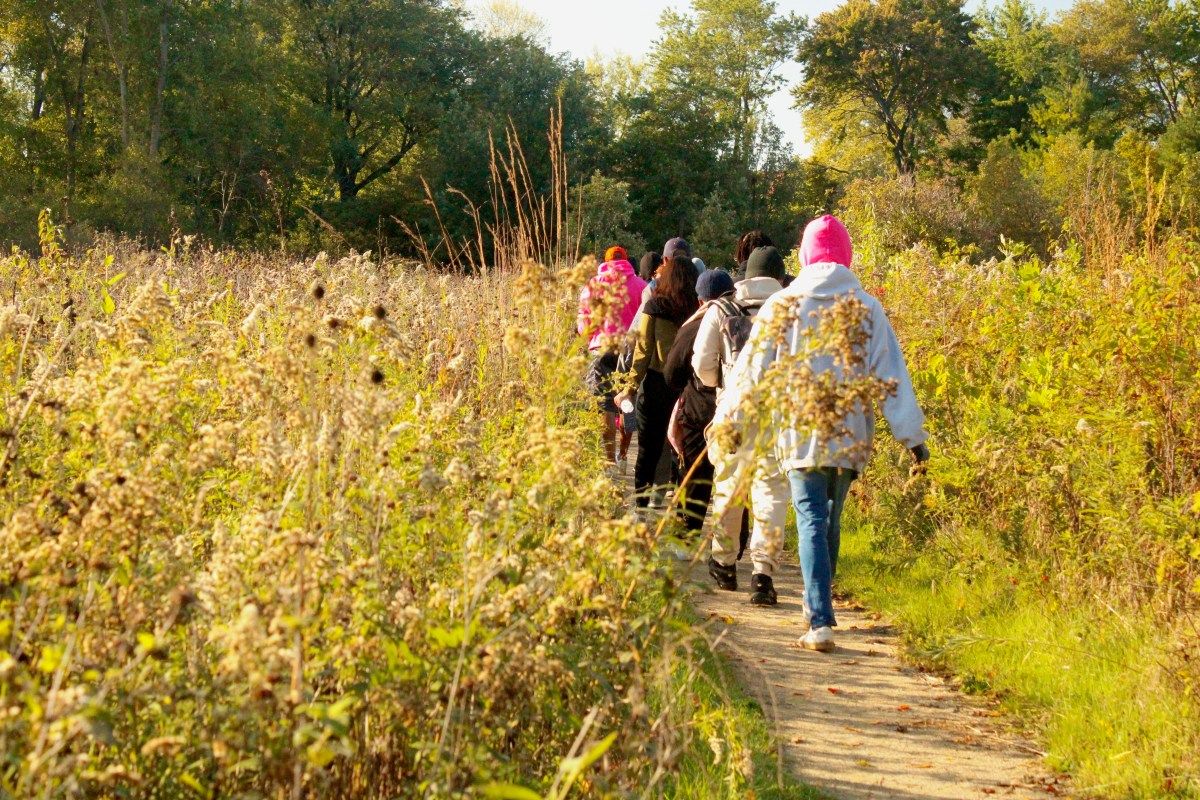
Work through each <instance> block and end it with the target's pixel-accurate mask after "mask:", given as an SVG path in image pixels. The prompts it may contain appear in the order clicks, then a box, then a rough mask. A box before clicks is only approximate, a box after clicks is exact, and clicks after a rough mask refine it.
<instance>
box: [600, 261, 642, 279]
mask: <svg viewBox="0 0 1200 800" xmlns="http://www.w3.org/2000/svg"><path fill="white" fill-rule="evenodd" d="M614 272H619V273H621V274H623V275H625V276H626V277H636V275H637V273H636V272H634V271H633V264H630V263H629V262H628V261H626V260H625V259H615V260H613V261H605V262H604V263H603V264H601V265H600V266H599V267H598V268H597V269H596V274H597V275H606V274H608V273H614Z"/></svg>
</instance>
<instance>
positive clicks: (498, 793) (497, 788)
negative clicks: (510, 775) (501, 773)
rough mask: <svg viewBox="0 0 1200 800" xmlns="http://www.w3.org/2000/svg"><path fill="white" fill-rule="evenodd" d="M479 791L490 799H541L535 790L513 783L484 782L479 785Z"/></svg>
mask: <svg viewBox="0 0 1200 800" xmlns="http://www.w3.org/2000/svg"><path fill="white" fill-rule="evenodd" d="M479 793H480V794H482V795H483V796H484V797H490V798H492V800H542V796H541V795H540V794H538V793H537V792H535V791H533V790H532V789H526V788H525V787H524V786H518V785H517V784H515V783H486V784H484V785H483V786H480V787H479Z"/></svg>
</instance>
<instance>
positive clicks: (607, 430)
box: [601, 411, 617, 461]
mask: <svg viewBox="0 0 1200 800" xmlns="http://www.w3.org/2000/svg"><path fill="white" fill-rule="evenodd" d="M601 413H602V414H603V415H604V457H605V458H607V459H608V460H609V461H616V460H617V417H616V415H615V414H611V413H609V412H608V411H602V412H601Z"/></svg>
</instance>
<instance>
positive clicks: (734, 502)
mask: <svg viewBox="0 0 1200 800" xmlns="http://www.w3.org/2000/svg"><path fill="white" fill-rule="evenodd" d="M741 472H742V471H741V470H740V469H735V470H730V472H729V474H728V475H726V476H724V477H722V478H719V479H717V480H716V481H715V482H714V484H713V498H712V508H713V516H714V519H715V521H716V524H715V525H714V526H713V536H712V558H713V560H714V561H716V562H717V563H718V564H720V565H721V566H723V567H729V566H733V565H734V564H736V563H737V555H738V540H739V538H740V536H741V530H742V518H743V516H744V513H745V508H744V507H743V505H742V503H741V502H740V500H739V498H738V497H737V494H738V491H739V490H740V489H742V488H743V486H742V484H743V483H744V480H743V476H742V474H741Z"/></svg>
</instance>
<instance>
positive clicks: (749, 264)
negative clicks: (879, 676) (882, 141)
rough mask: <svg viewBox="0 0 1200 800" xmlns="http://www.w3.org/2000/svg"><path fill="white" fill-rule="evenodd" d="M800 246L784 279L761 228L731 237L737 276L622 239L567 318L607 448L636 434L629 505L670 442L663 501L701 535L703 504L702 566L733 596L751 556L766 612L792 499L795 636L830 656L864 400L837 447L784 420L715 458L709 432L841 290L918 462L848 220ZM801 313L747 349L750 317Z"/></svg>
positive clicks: (920, 438) (916, 415)
mask: <svg viewBox="0 0 1200 800" xmlns="http://www.w3.org/2000/svg"><path fill="white" fill-rule="evenodd" d="M798 250H799V266H800V269H799V271H798V274H797V275H795V276H791V275H789V274H788V270H787V262H786V259H785V258H784V255H783V253H782V252H780V250H779V249H778V248H777V247H776V246H775V244H774V242H772V241H771V239H770V237H768V236H767V235H766V234H764V233H763V232H762V231H757V230H756V231H751V232H749V233H747V234H745V235H744V236H742V237H741V239H740V240H739V242H738V246H737V251H736V253H735V254H734V260H735V262H736V264H737V272H736V275H735V274H731V273H730V272H726V271H724V270H720V269H713V270H709V269H707V268H706V267H705V265H704V262H703V261H701V260H700V259H699V258H697V257H696V256H695V254H694V253H693V252H692V251H691V248H690V246H689V245H688V243H687V242H686V241H685V240H683V239H679V238H676V239H672V240H671V241H669V242H667V244H666V245H665V247H664V248H663V251H662V253H661V254H659V253H653V252H652V253H647V254H646V255H645V256H643V257H642V259H641V261H640V268H639V269H638V270H635V269H634V267H633V264H632V262H631V261H630V260H629V257H628V254H627V253H626V251H625V250H624V249H623V248H621V247H613V248H610V249H609V250H608V251H607V252H606V253H605V254H604V260H603V262H602V263H601V264H600V267H599V269H598V272H597V274H596V276H595V277H594V278H593V279H592V280H591V281H590V282H589V284H588V286H587V287H586V288H585V289H584V292H583V295H582V297H581V298H580V308H579V321H578V325H579V331H580V333H581V334H584V335H586V336H588V338H589V348H590V350H591V353H592V357H593V358H592V363H591V368H590V370H589V384H590V386H591V388H592V389H593V391H594V392H595V394H596V395H597V396H598V397H599V398H600V402H601V406H602V413H603V415H604V420H605V423H604V424H605V443H606V448H607V454H608V456H609V457H610V458H611V459H612V460H614V461H616V462H620V461H622V460H623V459H624V458H625V457H626V455H627V452H628V448H629V445H630V441H631V436H632V433H633V431H634V429H635V428H636V431H637V433H638V447H637V455H636V462H635V465H634V490H635V502H636V503H637V505H638V507H639V508H644V507H646V506H647V505H649V503H650V502H651V498H652V497H653V495H654V492H655V490H656V488H659V487H656V486H655V477H656V474H657V472H658V467H659V462H660V460H661V459H662V456H663V452H664V450H665V449H666V448H667V447H668V446H669V447H671V449H672V450H673V451H674V454H675V460H674V480H673V481H672V483H673V485H675V486H676V487H677V489H676V494H677V496H676V498H675V506H676V507H677V508H678V509H679V510H680V512H681V514H682V522H683V525H684V527H685V529H686V530H687V531H688V532H689V534H690V535H693V536H698V535H699V533H700V532H702V531H703V530H704V527H705V522H706V520H707V519H708V517H709V511H710V507H711V510H712V520H713V523H712V526H711V530H712V536H711V550H710V552H709V554H708V571H709V574H710V575H711V576H712V578H713V580H714V581H715V582H716V585H717V586H718V588H720V589H722V590H725V591H737V589H738V578H737V568H736V565H737V562H738V560H740V559H741V558H742V557H743V555H744V554H745V553H746V552H747V551H748V553H749V557H750V561H751V563H752V565H753V577H752V579H751V585H750V602H751V603H752V604H754V605H758V606H773V605H776V604H777V602H778V598H777V594H776V590H775V586H774V575H775V572H776V570H777V569H778V566H779V560H780V557H781V554H782V550H783V540H784V530H785V527H786V525H787V519H788V508H789V506H790V507H791V508H792V509H793V510H794V512H795V518H796V531H797V537H798V542H799V547H798V549H799V556H800V566H801V571H802V573H803V576H804V608H805V614H806V615H807V616H808V618H809V623H810V627H809V631H808V632H807V633H806V634H805V636H804V637H803V638H802V640H801V644H802V645H803V646H804V647H806V648H808V649H812V650H817V651H828V650H831V649H833V646H834V640H833V632H832V629H833V627H834V626H836V624H837V623H836V619H835V616H834V608H833V598H832V588H831V587H832V581H833V578H834V575H835V574H836V570H837V561H838V552H839V546H840V541H841V515H842V510H843V508H844V506H845V503H846V498H847V495H848V493H849V489H850V486H851V484H852V483H853V481H854V480H855V478H856V477H857V476H858V474H859V473H860V472H861V471H862V469H863V468H864V467H865V466H866V462H867V459H868V458H869V452H870V442H871V439H872V436H873V431H874V412H873V409H871V408H857V409H855V410H853V411H851V412H850V413H849V414H848V415H847V417H846V419H845V420H843V430H845V431H848V432H849V433H850V436H849V437H844V438H846V440H845V441H843V440H839V441H836V442H827V441H821V440H820V436H819V435H818V434H816V433H814V432H812V431H804V430H794V429H788V428H787V425H781V427H780V429H779V430H771V431H768V432H767V434H768V435H767V437H766V441H767V446H765V447H758V448H757V450H756V449H755V447H754V444H747V445H746V446H745V447H742V448H740V449H738V450H737V451H735V452H725V451H724V448H723V447H722V445H721V443H720V442H718V441H716V437H714V436H713V435H712V432H713V430H715V429H716V427H717V426H720V425H734V426H736V425H738V424H739V423H740V422H742V417H743V415H744V412H745V409H744V405H745V403H746V402H748V399H753V398H754V397H755V396H756V395H754V394H753V393H754V392H755V388H756V386H757V385H758V384H759V383H760V382H761V381H762V380H763V377H764V375H765V374H766V372H767V370H768V368H769V367H770V366H771V364H772V363H773V362H774V361H775V360H777V359H779V358H781V357H788V356H798V355H800V356H802V355H803V354H805V353H808V352H810V349H811V348H810V347H809V345H810V344H811V342H810V341H809V339H810V337H812V336H813V335H814V334H813V330H814V327H815V326H814V325H813V324H812V321H813V320H816V319H817V318H818V316H819V315H820V313H821V311H822V310H824V309H828V308H829V307H831V306H832V305H833V304H834V303H836V302H837V301H838V300H839V299H841V298H843V297H847V296H850V297H854V298H856V299H858V300H859V301H860V302H861V303H862V304H863V305H864V306H865V308H866V310H867V311H866V313H867V321H866V323H865V324H866V329H867V330H866V332H867V338H868V342H867V345H866V348H865V358H866V364H865V367H866V369H868V370H869V371H870V373H871V374H872V375H873V376H875V377H877V378H880V379H883V380H886V381H891V382H893V383H894V385H895V387H896V390H895V392H894V393H892V394H891V395H890V396H889V397H888V398H887V399H886V400H885V401H883V402H882V403H881V410H882V413H883V415H884V416H885V418H886V419H887V421H888V424H889V427H890V429H891V431H892V433H893V435H894V436H895V437H896V438H897V439H898V440H899V441H900V442H901V443H903V444H904V445H905V446H906V447H907V448H909V450H910V451H911V452H912V454H913V458H914V460H915V463H916V465H917V468H923V465H924V464H925V463H926V462H927V461H928V459H929V450H928V448H927V447H926V444H925V442H926V439H927V438H928V434H927V433H926V431H925V418H924V415H923V414H922V412H921V409H920V407H919V406H918V404H917V399H916V395H915V393H914V391H913V387H912V381H911V379H910V378H909V375H908V370H907V368H906V366H905V363H904V357H903V354H902V353H901V350H900V346H899V343H898V341H897V339H896V335H895V333H894V331H893V329H892V326H891V323H890V322H889V321H888V319H887V315H886V314H885V313H884V310H883V307H882V305H881V304H880V303H879V301H878V300H876V299H875V298H874V297H872V296H871V295H870V294H868V293H867V292H866V291H865V290H864V289H863V287H862V284H861V282H860V281H859V280H858V278H857V277H856V276H855V275H854V273H853V271H852V267H853V248H852V244H851V239H850V234H849V232H848V231H847V230H846V228H845V226H844V225H842V223H841V222H840V221H839V220H838V219H837V218H835V217H832V216H824V217H821V218H819V219H817V220H814V221H813V222H812V223H810V224H809V225H807V226H806V227H805V229H804V232H803V235H802V237H801V240H800V242H799V244H798ZM601 298H603V300H601ZM601 306H603V309H601ZM797 307H798V309H799V313H798V314H794V316H793V317H792V320H793V321H792V322H791V324H790V328H789V329H788V330H787V333H786V340H787V343H788V344H787V347H782V346H780V345H779V344H778V342H777V343H776V344H775V345H773V346H771V347H755V346H751V342H752V341H754V333H755V326H756V325H765V324H768V321H769V320H771V319H772V318H773V317H774V316H775V315H777V314H781V313H784V311H785V310H786V311H787V313H793V309H795V308H797ZM757 441H758V442H761V441H762V440H761V438H760V439H758V440H757Z"/></svg>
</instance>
